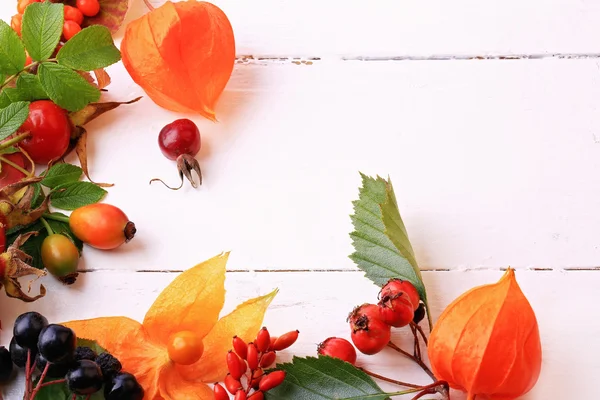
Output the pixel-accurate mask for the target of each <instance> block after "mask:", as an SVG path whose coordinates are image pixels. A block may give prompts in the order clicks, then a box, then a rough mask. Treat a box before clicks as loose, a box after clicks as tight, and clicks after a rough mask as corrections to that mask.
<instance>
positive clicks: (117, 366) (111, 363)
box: [96, 353, 123, 379]
mask: <svg viewBox="0 0 600 400" xmlns="http://www.w3.org/2000/svg"><path fill="white" fill-rule="evenodd" d="M96 364H98V365H99V366H100V369H101V370H102V375H104V377H105V378H106V379H110V378H112V377H113V376H115V375H116V374H118V373H119V372H121V369H122V368H123V366H122V365H121V362H120V361H119V360H117V359H116V357H114V356H113V355H112V354H109V353H102V354H100V355H99V356H98V357H97V358H96Z"/></svg>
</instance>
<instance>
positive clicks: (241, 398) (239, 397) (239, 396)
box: [233, 389, 248, 400]
mask: <svg viewBox="0 0 600 400" xmlns="http://www.w3.org/2000/svg"><path fill="white" fill-rule="evenodd" d="M247 398H248V396H247V395H246V392H244V390H243V389H242V390H238V391H237V393H236V394H235V397H234V398H233V400H246V399H247Z"/></svg>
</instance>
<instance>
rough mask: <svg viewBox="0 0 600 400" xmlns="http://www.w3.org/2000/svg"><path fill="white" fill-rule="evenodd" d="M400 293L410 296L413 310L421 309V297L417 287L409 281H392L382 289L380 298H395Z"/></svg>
mask: <svg viewBox="0 0 600 400" xmlns="http://www.w3.org/2000/svg"><path fill="white" fill-rule="evenodd" d="M400 292H405V293H406V294H407V295H408V298H409V299H410V302H411V303H412V305H413V310H416V309H417V308H418V307H419V302H420V301H421V297H420V296H419V292H418V290H417V288H415V286H414V285H413V284H412V283H410V282H409V281H403V280H402V279H398V278H392V279H390V280H389V281H388V283H386V284H385V285H384V286H383V288H381V292H379V298H380V299H383V298H384V297H385V296H388V297H390V296H391V297H393V296H395V295H396V294H397V293H400Z"/></svg>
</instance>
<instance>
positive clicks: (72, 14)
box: [64, 6, 83, 25]
mask: <svg viewBox="0 0 600 400" xmlns="http://www.w3.org/2000/svg"><path fill="white" fill-rule="evenodd" d="M64 13H65V21H73V22H75V23H76V24H77V25H81V24H83V14H82V13H81V11H80V10H79V9H78V8H77V7H71V6H65V12H64Z"/></svg>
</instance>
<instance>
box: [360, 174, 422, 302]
mask: <svg viewBox="0 0 600 400" xmlns="http://www.w3.org/2000/svg"><path fill="white" fill-rule="evenodd" d="M361 176H362V187H361V188H360V191H359V199H358V200H356V201H354V202H353V204H354V214H353V215H352V216H351V219H352V224H353V225H354V232H352V233H351V234H350V237H351V238H352V245H353V246H354V250H355V251H354V253H352V255H351V256H350V258H351V259H352V261H354V262H355V263H356V265H357V266H358V268H360V269H361V270H363V271H365V273H366V274H365V275H366V277H367V278H369V279H370V280H372V281H373V282H374V283H375V284H376V285H378V286H383V285H385V283H387V281H388V280H390V279H391V278H400V279H403V280H407V281H409V282H411V283H412V284H413V285H414V286H415V288H417V290H418V291H419V295H420V296H421V300H423V302H424V303H425V304H426V305H427V292H426V290H425V285H424V283H423V279H422V277H421V271H420V270H419V267H418V265H417V262H416V260H415V255H414V252H413V249H412V246H411V244H410V241H409V239H408V234H407V233H406V228H405V227H404V223H403V222H402V218H401V217H400V211H399V210H398V205H397V202H396V196H395V194H394V190H393V187H392V183H391V182H390V181H386V180H385V179H383V178H380V177H377V179H375V178H371V177H368V176H366V175H363V174H361Z"/></svg>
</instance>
